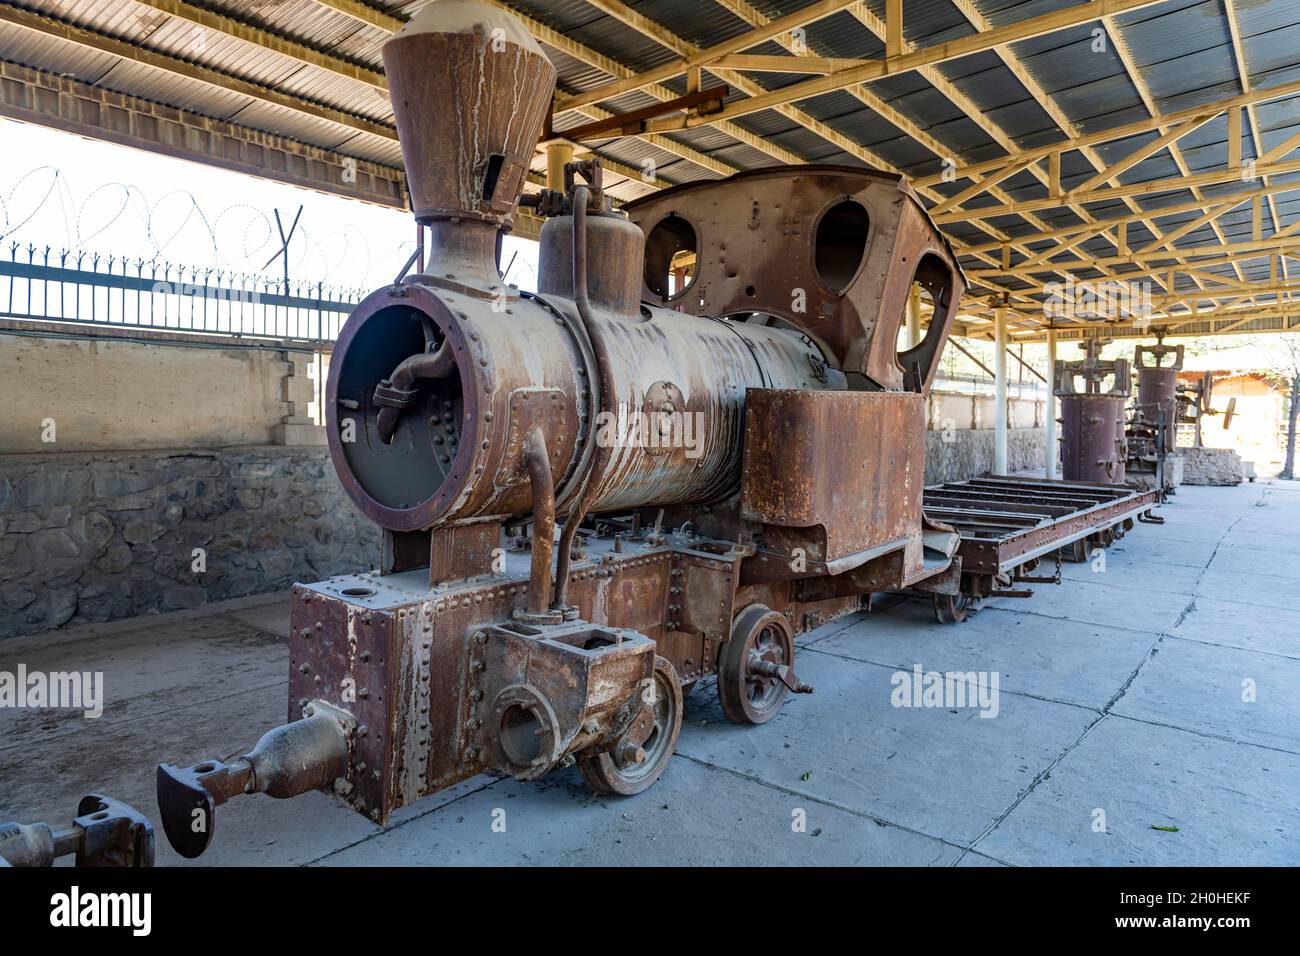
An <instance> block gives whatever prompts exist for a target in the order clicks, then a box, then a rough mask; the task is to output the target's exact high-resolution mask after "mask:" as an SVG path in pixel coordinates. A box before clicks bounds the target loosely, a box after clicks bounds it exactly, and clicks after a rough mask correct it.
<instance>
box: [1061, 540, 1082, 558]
mask: <svg viewBox="0 0 1300 956" xmlns="http://www.w3.org/2000/svg"><path fill="white" fill-rule="evenodd" d="M1061 557H1063V558H1065V560H1067V561H1073V562H1074V563H1075V564H1083V563H1084V562H1085V561H1087V560H1088V539H1087V538H1077V539H1076V540H1074V541H1071V542H1070V543H1069V544H1067V545H1066V546H1065V547H1063V548H1061Z"/></svg>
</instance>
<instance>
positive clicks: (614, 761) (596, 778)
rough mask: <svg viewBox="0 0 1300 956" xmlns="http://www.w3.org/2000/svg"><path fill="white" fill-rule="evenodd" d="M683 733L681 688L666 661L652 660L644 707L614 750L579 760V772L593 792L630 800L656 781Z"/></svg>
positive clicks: (658, 658)
mask: <svg viewBox="0 0 1300 956" xmlns="http://www.w3.org/2000/svg"><path fill="white" fill-rule="evenodd" d="M681 731H682V685H681V681H679V680H678V679H677V671H676V670H675V669H674V668H673V665H672V664H670V663H669V662H668V661H667V660H666V659H665V658H662V657H656V658H655V670H654V680H653V682H652V683H651V684H650V686H649V687H647V688H646V697H645V704H644V706H643V707H642V708H641V712H640V713H639V714H637V716H636V718H635V719H633V721H632V725H631V726H630V727H629V728H628V731H627V733H626V734H625V735H624V736H623V738H622V740H620V741H619V743H618V744H617V745H616V746H615V747H614V749H613V750H610V751H607V752H605V753H601V754H596V755H595V756H592V757H579V758H578V770H580V771H581V772H582V779H583V780H585V781H587V786H589V787H591V789H592V790H594V791H595V792H596V793H610V794H617V795H618V796H623V797H630V796H631V795H632V794H634V793H640V792H641V791H642V790H645V789H646V788H647V787H649V786H650V785H651V784H652V783H654V782H655V781H656V780H658V779H659V777H660V775H661V774H662V773H663V772H664V768H665V767H667V766H668V761H669V760H671V759H672V756H673V751H674V750H676V749H677V735H678V734H680V733H681Z"/></svg>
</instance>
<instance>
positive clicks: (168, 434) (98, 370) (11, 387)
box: [0, 321, 324, 453]
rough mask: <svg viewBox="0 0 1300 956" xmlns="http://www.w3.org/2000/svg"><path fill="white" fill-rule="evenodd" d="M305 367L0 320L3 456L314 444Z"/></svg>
mask: <svg viewBox="0 0 1300 956" xmlns="http://www.w3.org/2000/svg"><path fill="white" fill-rule="evenodd" d="M19 328H21V330H22V331H21V332H19V331H17V330H18V329H19ZM33 331H35V332H39V333H40V334H30V333H32V332H33ZM314 364H315V356H314V354H313V353H311V352H305V351H301V350H300V347H297V346H294V347H288V346H286V345H284V344H283V343H275V342H268V343H265V344H258V345H253V344H251V343H249V344H242V343H240V342H238V340H232V339H229V338H224V339H222V338H213V337H204V336H198V335H184V334H166V333H163V334H158V333H154V332H150V333H149V339H148V341H142V340H141V339H140V338H137V337H135V336H134V335H133V334H132V333H131V332H129V331H123V330H114V329H93V330H85V331H83V330H80V329H77V328H75V327H69V326H68V325H60V326H54V325H48V324H40V323H30V322H26V323H22V324H21V326H19V324H18V323H14V322H5V321H0V408H4V409H5V414H4V415H3V416H0V453H21V452H76V451H98V450H113V449H119V448H130V449H142V448H190V447H198V448H212V447H224V446H232V445H269V444H320V443H322V442H323V441H324V429H322V428H319V427H315V426H314V425H313V423H312V422H311V420H310V419H309V418H308V417H307V414H308V404H309V403H311V402H313V401H314V399H315V382H314V381H313V380H312V379H311V378H310V377H309V375H308V369H309V367H313V366H314Z"/></svg>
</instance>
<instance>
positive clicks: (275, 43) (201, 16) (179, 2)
mask: <svg viewBox="0 0 1300 956" xmlns="http://www.w3.org/2000/svg"><path fill="white" fill-rule="evenodd" d="M135 2H136V3H138V4H140V5H141V6H144V7H152V8H153V9H155V10H161V11H162V12H163V13H166V14H170V15H171V16H173V17H177V18H178V19H181V20H188V21H189V22H190V23H193V24H195V25H196V26H199V27H202V28H203V29H205V30H212V31H213V32H214V33H220V34H222V35H224V36H228V37H234V38H235V39H237V40H242V41H244V42H245V43H250V44H252V45H253V46H257V47H261V48H262V49H263V50H270V51H272V52H274V53H279V54H281V55H282V56H287V57H289V58H291V59H294V60H297V61H298V62H299V63H305V64H307V65H308V66H314V67H317V68H318V69H321V70H325V71H327V72H329V73H333V74H335V75H336V76H342V77H346V78H347V79H349V80H356V81H357V82H358V83H364V84H365V85H367V86H369V87H373V88H374V89H377V90H382V91H383V92H385V93H387V92H388V80H387V79H386V78H385V77H384V74H383V73H381V72H379V71H377V70H371V69H368V68H366V67H364V66H357V65H356V64H355V63H349V62H348V61H347V60H344V59H341V58H339V57H337V56H331V55H330V54H328V53H322V52H321V51H320V50H316V49H313V48H312V47H309V46H306V45H305V44H302V43H298V42H296V41H294V40H289V39H286V38H285V37H282V36H278V35H277V34H274V33H270V32H268V31H266V30H263V29H261V28H259V27H254V26H251V25H249V24H247V23H244V22H243V21H241V20H236V19H233V18H232V17H226V16H222V15H221V14H219V13H213V12H212V11H210V10H204V9H202V8H201V7H196V6H194V5H193V4H190V3H185V2H183V0H135Z"/></svg>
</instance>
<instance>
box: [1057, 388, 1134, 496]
mask: <svg viewBox="0 0 1300 956" xmlns="http://www.w3.org/2000/svg"><path fill="white" fill-rule="evenodd" d="M1060 401H1061V477H1062V478H1064V479H1065V480H1066V481H1098V482H1111V483H1114V484H1121V483H1122V482H1123V481H1124V463H1125V460H1126V459H1127V457H1128V446H1127V444H1126V442H1125V439H1124V401H1125V400H1124V398H1123V397H1119V396H1112V395H1067V396H1064V397H1063V398H1061V400H1060Z"/></svg>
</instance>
